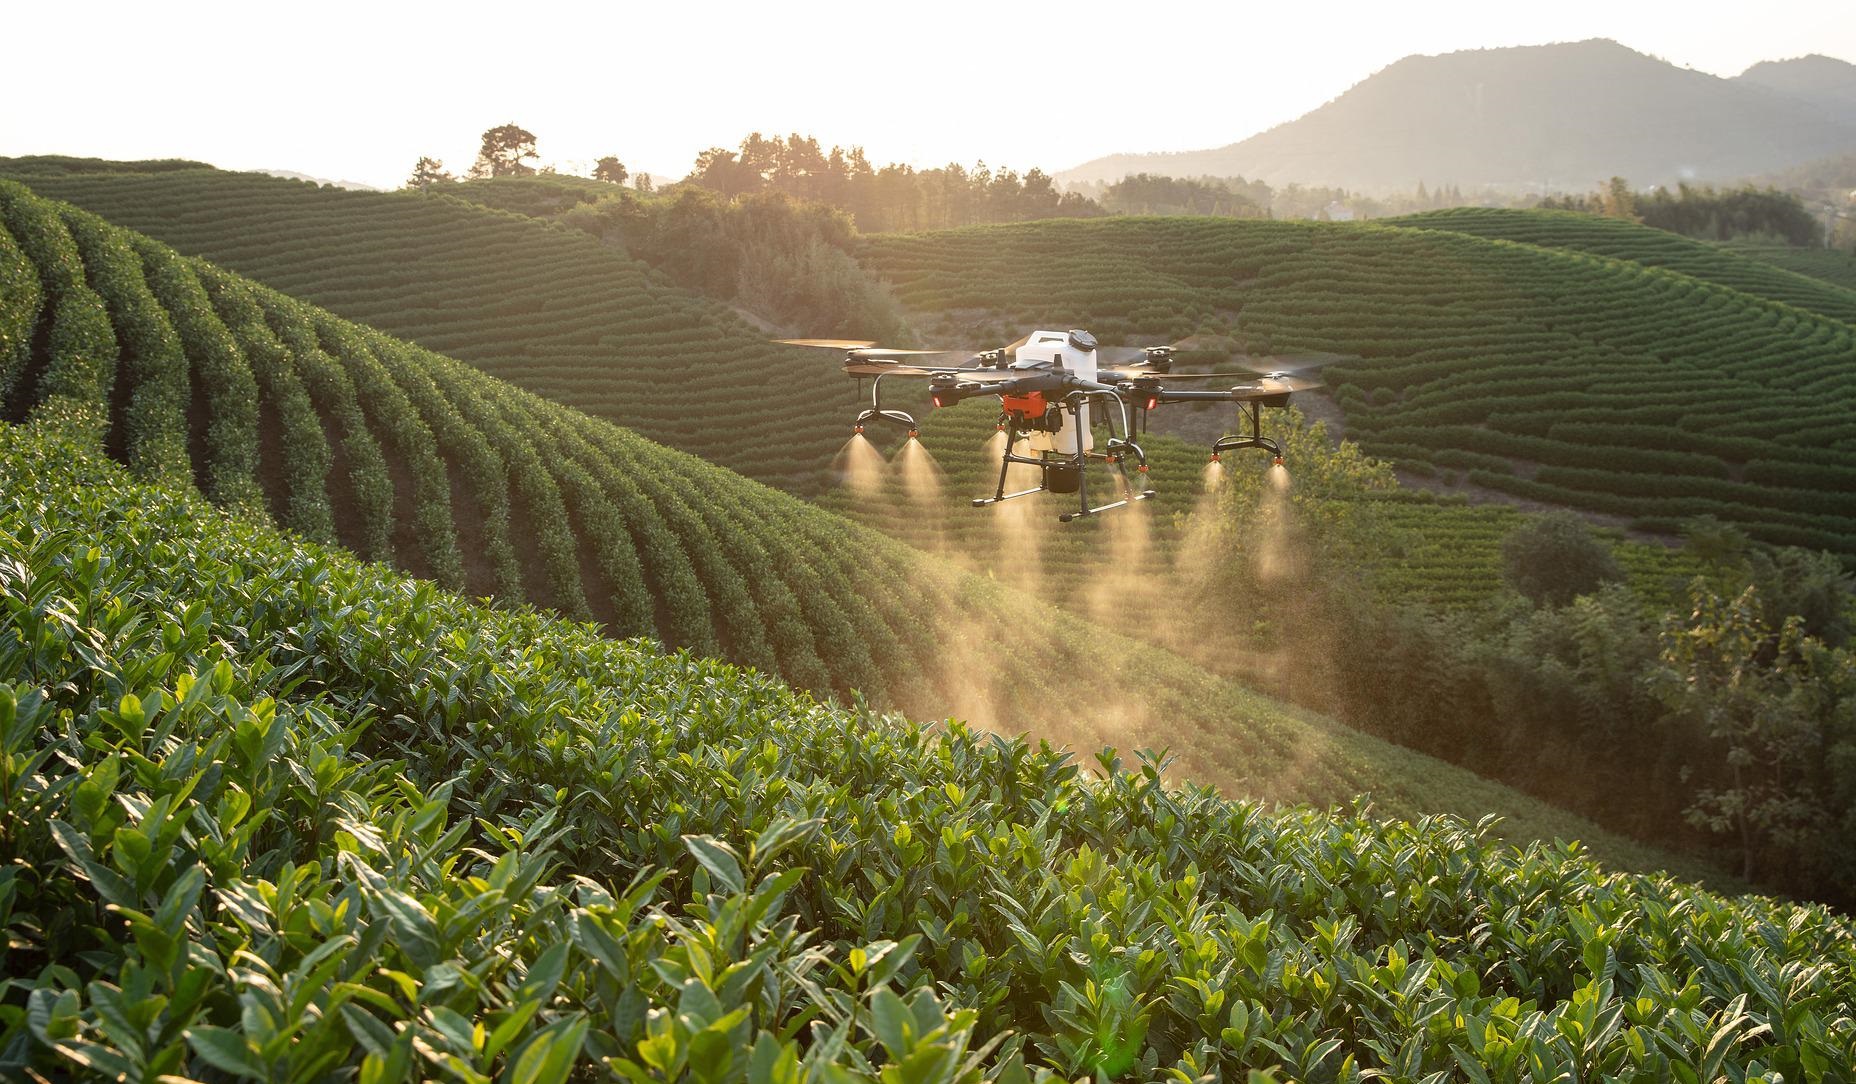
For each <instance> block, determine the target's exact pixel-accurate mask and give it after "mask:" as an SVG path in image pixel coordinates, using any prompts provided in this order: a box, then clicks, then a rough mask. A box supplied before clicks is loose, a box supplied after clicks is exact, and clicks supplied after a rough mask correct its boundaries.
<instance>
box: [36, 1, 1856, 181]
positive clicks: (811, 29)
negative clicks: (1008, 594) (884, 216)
mask: <svg viewBox="0 0 1856 1084" xmlns="http://www.w3.org/2000/svg"><path fill="white" fill-rule="evenodd" d="M0 19H3V20H4V21H3V22H0V25H4V26H5V27H6V29H7V36H8V37H9V38H10V39H11V40H10V42H9V43H8V46H7V49H6V52H5V57H6V59H5V63H4V65H3V66H0V72H3V73H4V74H3V75H0V78H4V80H5V84H6V93H5V94H4V96H3V103H0V155H17V154H48V153H58V154H79V155H94V156H99V157H107V158H159V157H180V158H196V159H202V160H205V161H208V162H211V163H213V164H215V165H219V166H224V167H227V168H231V169H293V170H298V171H301V172H304V173H310V174H314V175H317V176H322V177H329V178H342V179H353V180H358V181H363V182H366V183H370V184H375V185H381V186H392V185H397V184H399V183H400V182H401V181H402V180H403V179H404V178H405V176H406V174H407V173H408V171H409V169H410V167H411V165H412V163H413V160H414V159H415V158H417V157H418V156H419V155H421V154H431V155H435V156H437V157H440V158H443V159H444V160H445V162H446V164H447V165H449V166H451V167H452V168H454V169H458V170H462V169H463V168H464V167H465V166H467V165H469V162H470V159H471V158H472V157H473V156H474V154H475V152H476V147H477V138H478V135H479V133H481V132H482V131H483V130H484V129H485V128H488V127H490V126H492V125H495V124H500V123H502V122H504V121H509V120H514V121H516V122H518V123H520V124H521V125H523V126H524V127H526V128H528V129H529V130H530V131H532V132H535V133H536V134H537V136H539V137H540V149H541V152H542V155H543V157H544V159H547V160H554V161H559V162H561V163H563V164H574V163H578V162H585V161H590V160H591V159H593V158H595V157H598V156H599V155H603V154H613V153H616V154H618V155H619V157H620V158H622V159H623V160H624V161H625V162H626V163H627V165H629V166H631V167H632V168H633V169H634V170H640V169H642V170H648V171H651V172H654V173H659V174H668V175H672V176H679V177H680V176H682V175H683V174H684V173H685V172H687V171H688V169H689V166H690V163H691V162H692V160H693V159H694V158H695V155H696V152H697V151H699V150H701V149H702V148H704V147H708V146H713V145H717V144H723V145H729V146H732V145H733V144H735V143H737V142H738V141H739V140H740V138H741V137H742V136H743V135H745V134H747V133H748V132H749V131H753V130H759V131H763V132H767V133H769V134H772V133H776V132H787V131H794V130H797V131H803V132H809V133H812V134H815V135H817V136H818V137H819V138H820V140H821V141H822V142H824V143H825V144H826V145H828V146H829V145H830V144H831V143H834V142H837V143H844V144H846V145H849V144H853V143H861V144H862V145H863V146H864V147H865V148H866V149H867V151H868V153H869V155H870V157H871V159H872V160H873V161H879V162H880V161H889V160H901V161H908V162H913V163H915V164H917V165H924V166H926V165H938V164H942V163H945V162H948V161H950V160H959V161H962V162H967V163H971V162H972V161H974V160H976V159H984V160H985V161H987V162H988V163H990V164H993V165H995V166H996V165H1002V164H1003V165H1009V166H1013V167H1015V168H1018V169H1021V170H1022V169H1024V168H1026V167H1028V166H1031V165H1041V166H1043V167H1044V168H1045V169H1047V170H1053V171H1054V170H1058V169H1063V168H1066V167H1068V166H1073V165H1076V164H1078V163H1080V162H1082V161H1085V160H1087V159H1089V158H1093V157H1095V156H1097V155H1101V154H1106V153H1110V152H1115V151H1155V150H1188V149H1195V148H1201V147H1211V146H1220V145H1223V144H1225V143H1231V142H1235V141H1236V140H1239V139H1242V138H1243V137H1245V136H1248V135H1251V134H1253V133H1255V132H1258V131H1260V130H1262V129H1264V128H1267V127H1269V126H1271V125H1274V124H1278V123H1281V122H1283V121H1286V120H1291V119H1294V118H1295V117H1296V116H1299V115H1300V114H1302V113H1304V112H1307V111H1308V110H1309V109H1312V108H1314V107H1315V106H1318V105H1320V104H1321V103H1322V102H1324V101H1327V100H1328V99H1330V98H1333V97H1334V96H1336V95H1338V94H1339V93H1341V92H1342V91H1344V90H1346V89H1347V88H1348V87H1349V86H1351V85H1352V84H1354V83H1356V82H1358V81H1359V80H1361V79H1363V78H1365V77H1366V76H1367V75H1369V74H1371V73H1372V72H1374V71H1376V70H1378V69H1379V68H1382V67H1384V66H1385V65H1387V64H1390V63H1391V62H1393V61H1395V60H1397V59H1399V58H1400V57H1402V56H1406V55H1408V54H1411V53H1439V52H1448V51H1451V50H1455V49H1467V48H1479V47H1490V46H1502V45H1526V44H1541V43H1545V42H1552V41H1574V40H1578V39H1582V38H1590V37H1609V38H1615V39H1617V40H1618V41H1620V42H1622V43H1624V44H1625V45H1628V46H1630V47H1631V48H1634V49H1638V50H1640V51H1642V52H1646V53H1652V54H1655V55H1657V56H1661V57H1663V58H1665V59H1667V60H1669V61H1671V62H1673V63H1676V64H1679V65H1686V66H1688V67H1693V68H1697V69H1700V70H1702V71H1707V72H1712V73H1715V74H1719V75H1734V74H1737V73H1738V72H1740V71H1741V70H1743V69H1745V68H1746V67H1747V66H1748V65H1749V64H1752V63H1754V62H1755V61H1758V60H1763V59H1776V58H1783V57H1792V56H1799V55H1803V54H1806V53H1813V52H1818V53H1827V54H1829V55H1831V56H1837V57H1841V58H1844V59H1852V60H1856V3H1852V2H1850V0H1762V2H1760V3H1758V4H1755V5H1748V4H1744V3H1735V4H1732V5H1728V4H1717V3H1698V2H1692V0H1691V2H1664V0H1657V2H1653V3H1643V2H1633V0H1552V2H1550V3H1544V4H1532V3H1527V4H1522V3H1510V2H1505V0H1476V2H1473V3H1468V2H1457V0H1432V2H1407V3H1396V2H1384V0H1379V2H1374V3H1368V4H1345V3H1281V2H1271V3H1268V4H1254V3H1253V4H1244V3H1235V2H1231V0H1224V2H1222V3H1180V2H1175V0H1145V2H1125V0H1124V2H1122V3H1115V4H1105V3H1094V2H1087V0H1084V2H1071V3H1052V2H1049V0H1043V2H1039V3H1035V4H1020V3H1016V2H1014V0H988V2H973V0H936V2H931V3H927V4H910V5H902V4H895V3H882V2H880V0H865V2H860V3H838V2H832V3H790V4H776V3H734V2H732V0H730V2H712V3H679V2H677V0H668V2H666V0H653V2H652V3H650V4H648V5H637V6H634V5H630V4H622V3H608V4H600V5H570V4H558V3H548V2H534V0H527V2H523V0H518V2H514V3H511V2H509V0H499V2H497V3H494V4H482V5H479V4H465V3H453V4H437V3H422V4H401V3H393V2H390V0H372V2H367V3H353V2H349V0H333V2H316V3H297V4H287V5H286V4H276V3H264V2H263V0H246V2H244V3H194V2H176V3H158V2H156V3H151V2H148V0H139V2H135V3H116V2H110V3H94V2H86V0H14V2H13V3H11V4H9V5H7V10H6V11H5V12H4V14H3V15H0Z"/></svg>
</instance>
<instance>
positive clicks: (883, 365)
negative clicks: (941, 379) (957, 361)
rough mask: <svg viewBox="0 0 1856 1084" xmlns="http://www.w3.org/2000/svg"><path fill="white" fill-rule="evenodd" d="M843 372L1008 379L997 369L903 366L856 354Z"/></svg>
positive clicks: (968, 366) (863, 374)
mask: <svg viewBox="0 0 1856 1084" xmlns="http://www.w3.org/2000/svg"><path fill="white" fill-rule="evenodd" d="M924 352H925V353H939V351H917V353H924ZM888 353H908V351H889V352H888ZM844 371H845V372H847V373H850V374H851V375H852V376H885V375H887V376H938V375H940V374H942V373H971V374H973V375H975V376H978V377H980V378H981V379H993V380H1001V379H1009V377H1008V376H1004V375H1002V374H1001V372H1000V370H998V369H987V368H982V367H979V366H970V365H904V364H901V363H899V362H894V361H887V360H884V357H881V356H879V357H866V356H864V355H863V354H862V353H858V354H857V355H856V356H855V357H854V358H852V359H850V360H846V361H845V363H844Z"/></svg>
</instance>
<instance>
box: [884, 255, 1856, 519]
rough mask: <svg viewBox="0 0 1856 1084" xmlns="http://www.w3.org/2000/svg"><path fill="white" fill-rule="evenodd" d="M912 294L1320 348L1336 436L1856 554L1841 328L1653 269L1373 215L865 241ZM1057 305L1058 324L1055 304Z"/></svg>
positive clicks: (1627, 506)
mask: <svg viewBox="0 0 1856 1084" xmlns="http://www.w3.org/2000/svg"><path fill="white" fill-rule="evenodd" d="M860 258H861V259H862V260H863V261H864V263H865V264H866V266H868V267H870V268H871V269H872V270H873V271H874V272H876V273H877V274H880V275H882V276H883V277H884V278H886V279H888V280H889V281H890V282H891V283H892V284H893V286H894V288H895V290H896V292H897V295H898V296H899V297H900V298H901V299H902V300H903V301H904V302H905V303H906V304H908V305H909V306H911V308H912V309H914V310H916V311H920V312H942V313H949V314H959V315H961V316H962V318H975V317H973V315H972V314H975V313H980V314H984V315H985V317H986V318H989V319H1006V320H1016V321H1019V322H1021V323H1022V324H1024V325H1025V326H1033V325H1038V324H1044V323H1048V322H1049V319H1050V314H1052V313H1059V314H1063V315H1064V316H1072V315H1074V314H1079V313H1081V314H1087V317H1088V320H1089V324H1090V327H1091V328H1092V330H1094V331H1096V333H1097V334H1098V335H1099V336H1103V337H1104V338H1105V340H1106V341H1115V339H1114V337H1115V336H1124V335H1128V334H1131V333H1133V332H1135V331H1137V330H1138V331H1144V332H1146V333H1149V334H1179V333H1183V332H1187V331H1192V330H1195V329H1203V328H1204V327H1205V326H1207V325H1208V324H1211V325H1213V326H1217V325H1220V324H1221V325H1223V326H1224V327H1225V329H1226V332H1227V335H1228V337H1229V338H1230V340H1231V341H1232V342H1234V343H1235V344H1236V345H1239V346H1241V347H1245V348H1247V349H1248V350H1249V351H1250V352H1252V353H1259V354H1269V353H1277V352H1287V353H1297V352H1314V353H1331V354H1336V355H1344V356H1347V358H1349V359H1353V358H1357V359H1358V360H1341V361H1335V362H1332V363H1330V364H1328V365H1327V366H1326V367H1325V368H1324V369H1322V370H1321V372H1322V374H1323V376H1324V377H1325V378H1326V379H1327V381H1328V382H1329V384H1330V386H1332V387H1334V388H1335V390H1336V397H1337V400H1338V402H1339V404H1340V406H1341V407H1342V409H1343V410H1344V411H1345V414H1346V421H1347V425H1348V431H1349V436H1350V437H1353V438H1356V439H1358V440H1360V441H1361V442H1362V444H1363V446H1364V447H1366V449H1367V450H1368V451H1370V452H1373V453H1375V454H1383V455H1387V456H1392V457H1396V458H1398V459H1400V460H1402V461H1404V462H1407V463H1417V464H1428V465H1430V467H1431V468H1432V469H1436V468H1443V469H1449V470H1463V471H1467V472H1468V473H1469V477H1470V478H1471V479H1473V480H1474V481H1476V482H1478V483H1480V484H1481V485H1484V486H1486V487H1489V488H1493V489H1498V490H1502V491H1504V492H1507V493H1511V494H1514V495H1517V496H1520V497H1523V498H1528V499H1535V500H1542V501H1549V502H1553V503H1558V504H1565V505H1570V506H1573V507H1580V508H1586V509H1591V510H1594V511H1600V512H1608V513H1613V514H1617V515H1621V516H1625V517H1632V518H1634V519H1635V520H1636V521H1638V522H1639V523H1641V524H1642V525H1644V526H1647V527H1652V528H1661V529H1668V528H1669V527H1671V526H1673V525H1674V524H1675V523H1676V522H1677V521H1678V520H1680V519H1681V518H1683V517H1687V516H1694V515H1700V514H1713V515H1716V516H1719V517H1720V518H1722V519H1725V520H1728V521H1730V522H1735V523H1739V524H1741V525H1743V526H1745V528H1746V529H1747V530H1748V531H1750V532H1751V533H1753V534H1754V535H1755V536H1756V537H1759V538H1762V539H1764V540H1767V541H1771V542H1775V543H1783V544H1794V545H1803V546H1808V547H1812V548H1822V549H1830V550H1834V551H1837V552H1840V553H1843V554H1846V555H1848V554H1856V487H1853V486H1852V481H1853V480H1856V364H1853V363H1856V329H1852V328H1851V326H1850V325H1849V324H1847V323H1844V322H1842V321H1835V320H1830V319H1827V318H1824V317H1820V316H1815V315H1813V314H1810V313H1806V312H1804V311H1802V310H1799V309H1796V308H1792V307H1790V306H1785V305H1777V304H1773V303H1771V302H1768V301H1765V300H1764V299H1761V298H1756V297H1753V296H1751V295H1749V294H1745V293H1741V292H1739V291H1736V290H1732V289H1728V288H1725V287H1721V286H1717V285H1715V284H1713V283H1709V282H1704V281H1702V280H1699V279H1696V278H1694V277H1691V276H1688V275H1684V274H1680V273H1677V272H1673V271H1668V270H1664V269H1661V268H1649V267H1644V266H1642V265H1640V264H1635V263H1629V262H1625V261H1620V260H1612V259H1607V258H1603V257H1598V256H1590V255H1586V254H1583V253H1574V252H1568V251H1555V250H1549V249H1543V248H1538V247H1535V246H1531V245H1519V244H1513V243H1505V242H1499V241H1488V240H1483V239H1480V238H1474V237H1470V236H1467V235H1463V234H1458V233H1446V232H1441V231H1433V230H1418V229H1409V228H1398V227H1388V226H1379V225H1375V224H1338V223H1299V222H1237V221H1228V220H1212V219H1197V220H1194V219H1136V218H1126V219H1110V220H1102V221H1094V222H1059V221H1051V222H1036V223H1026V224H1022V225H1014V226H998V227H982V228H970V229H965V230H952V231H944V232H940V233H931V234H920V235H893V236H876V237H868V238H865V239H864V242H863V245H862V248H861V250H860ZM1059 326H1061V325H1059Z"/></svg>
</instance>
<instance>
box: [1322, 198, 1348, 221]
mask: <svg viewBox="0 0 1856 1084" xmlns="http://www.w3.org/2000/svg"><path fill="white" fill-rule="evenodd" d="M1321 219H1322V221H1324V222H1352V221H1353V208H1351V207H1349V206H1347V205H1346V204H1344V203H1342V202H1341V201H1339V200H1332V201H1330V202H1329V203H1328V205H1327V206H1326V207H1323V208H1322V209H1321Z"/></svg>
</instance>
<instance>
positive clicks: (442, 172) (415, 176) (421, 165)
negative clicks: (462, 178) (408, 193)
mask: <svg viewBox="0 0 1856 1084" xmlns="http://www.w3.org/2000/svg"><path fill="white" fill-rule="evenodd" d="M456 179H457V178H456V177H453V176H452V175H451V173H450V172H449V171H448V170H446V169H445V164H444V163H443V162H440V161H439V160H438V159H436V158H432V157H429V156H422V157H420V159H419V161H418V162H416V163H415V164H414V165H413V167H412V176H410V177H408V178H406V187H407V188H417V189H418V190H419V191H421V192H425V191H428V190H429V189H430V188H431V187H432V186H433V185H435V184H449V183H451V182H452V181H454V180H456Z"/></svg>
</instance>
